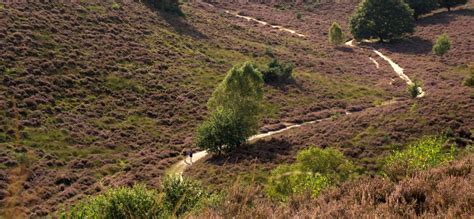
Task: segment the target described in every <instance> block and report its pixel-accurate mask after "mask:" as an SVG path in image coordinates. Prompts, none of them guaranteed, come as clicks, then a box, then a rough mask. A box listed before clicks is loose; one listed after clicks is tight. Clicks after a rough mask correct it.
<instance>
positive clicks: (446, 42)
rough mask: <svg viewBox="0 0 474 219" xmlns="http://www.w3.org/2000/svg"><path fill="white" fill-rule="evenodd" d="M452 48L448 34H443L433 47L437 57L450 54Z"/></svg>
mask: <svg viewBox="0 0 474 219" xmlns="http://www.w3.org/2000/svg"><path fill="white" fill-rule="evenodd" d="M450 48H451V40H450V39H449V37H448V36H447V35H446V34H442V35H441V36H439V37H438V39H437V40H436V43H435V44H434V45H433V52H434V53H435V54H436V55H439V56H442V55H444V54H446V53H447V52H448V50H449V49H450Z"/></svg>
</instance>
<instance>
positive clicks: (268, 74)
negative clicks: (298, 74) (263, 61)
mask: <svg viewBox="0 0 474 219" xmlns="http://www.w3.org/2000/svg"><path fill="white" fill-rule="evenodd" d="M293 68H294V65H293V64H291V63H280V62H279V61H278V60H277V59H273V60H272V61H271V62H270V63H268V68H267V69H266V70H264V71H263V76H264V80H265V82H266V83H277V82H288V81H290V80H292V79H293Z"/></svg>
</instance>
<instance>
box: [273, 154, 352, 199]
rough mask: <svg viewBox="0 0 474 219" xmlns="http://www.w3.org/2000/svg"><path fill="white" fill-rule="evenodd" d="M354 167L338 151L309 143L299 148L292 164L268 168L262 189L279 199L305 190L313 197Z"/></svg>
mask: <svg viewBox="0 0 474 219" xmlns="http://www.w3.org/2000/svg"><path fill="white" fill-rule="evenodd" d="M354 170H355V167H354V165H353V164H352V163H351V162H350V161H348V160H346V159H345V158H344V155H343V154H342V153H341V152H339V151H337V150H335V149H330V148H328V149H319V148H316V147H311V148H309V149H306V150H302V151H300V152H299V153H298V155H297V158H296V162H295V163H294V164H291V165H281V166H279V167H277V168H276V169H274V170H273V171H272V172H271V175H270V177H269V179H268V183H267V187H266V193H267V195H268V196H270V197H271V198H274V199H277V200H281V201H286V200H287V199H288V197H289V196H291V195H293V194H303V193H305V192H310V193H311V195H312V197H317V196H318V194H319V193H320V192H321V191H322V190H324V189H325V188H327V187H328V186H330V185H332V184H335V183H339V182H342V181H344V180H346V179H348V178H349V176H350V175H351V174H352V173H353V172H354Z"/></svg>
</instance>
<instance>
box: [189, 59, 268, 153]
mask: <svg viewBox="0 0 474 219" xmlns="http://www.w3.org/2000/svg"><path fill="white" fill-rule="evenodd" d="M262 99H263V78H262V74H261V73H260V72H259V71H258V69H257V68H255V67H254V66H253V65H252V64H250V63H245V64H243V65H241V66H236V67H234V68H232V69H231V70H230V71H229V72H228V73H227V76H226V77H225V79H224V81H222V82H221V84H220V85H219V86H218V87H217V88H216V90H215V91H214V93H213V94H212V97H211V99H210V100H209V102H208V109H209V111H210V116H209V117H208V118H207V120H206V121H204V123H202V124H201V125H200V126H199V127H198V130H197V137H196V138H197V143H196V144H197V145H198V146H199V147H201V148H203V149H206V150H209V151H211V152H217V153H219V154H221V153H222V152H229V151H232V150H233V149H235V148H236V147H238V146H240V145H241V144H242V143H243V142H245V140H246V139H247V138H249V137H250V136H252V135H253V134H255V133H256V132H257V129H258V127H259V124H260V118H261V114H262Z"/></svg>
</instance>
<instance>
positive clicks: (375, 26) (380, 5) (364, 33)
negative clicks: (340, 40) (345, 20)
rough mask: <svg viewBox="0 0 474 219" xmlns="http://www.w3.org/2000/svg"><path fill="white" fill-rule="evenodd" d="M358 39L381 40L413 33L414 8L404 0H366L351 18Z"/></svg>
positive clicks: (351, 27) (351, 26)
mask: <svg viewBox="0 0 474 219" xmlns="http://www.w3.org/2000/svg"><path fill="white" fill-rule="evenodd" d="M350 29H351V33H352V35H353V36H354V38H355V39H356V40H362V39H373V38H378V39H380V40H381V41H383V40H390V39H393V38H399V37H401V36H403V34H406V33H413V32H414V30H415V24H414V19H413V10H412V9H411V8H410V7H409V6H408V5H407V4H406V3H405V2H404V1H403V0H364V1H362V2H361V3H360V4H359V6H358V7H357V9H356V11H355V13H354V14H353V15H352V16H351V18H350Z"/></svg>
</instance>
